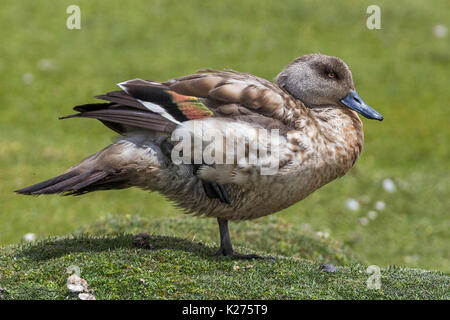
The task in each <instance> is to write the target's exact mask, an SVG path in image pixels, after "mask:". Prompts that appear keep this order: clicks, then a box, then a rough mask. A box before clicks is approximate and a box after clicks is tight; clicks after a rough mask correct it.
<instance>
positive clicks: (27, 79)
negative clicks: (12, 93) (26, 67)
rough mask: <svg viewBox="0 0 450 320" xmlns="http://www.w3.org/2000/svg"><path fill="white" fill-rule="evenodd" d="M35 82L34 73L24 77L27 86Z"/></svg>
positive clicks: (26, 74)
mask: <svg viewBox="0 0 450 320" xmlns="http://www.w3.org/2000/svg"><path fill="white" fill-rule="evenodd" d="M33 80H34V77H33V74H32V73H29V72H27V73H25V74H24V75H23V76H22V81H23V83H25V84H31V83H32V82H33Z"/></svg>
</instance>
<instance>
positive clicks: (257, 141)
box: [17, 54, 382, 257]
mask: <svg viewBox="0 0 450 320" xmlns="http://www.w3.org/2000/svg"><path fill="white" fill-rule="evenodd" d="M119 87H120V88H121V89H122V91H115V92H110V93H107V94H105V95H100V96H97V97H98V98H100V99H103V100H106V101H108V103H102V104H87V105H83V106H78V107H75V110H76V111H78V112H79V113H77V114H75V115H72V116H68V117H86V118H95V119H98V120H100V121H102V122H103V123H104V124H105V125H107V126H108V127H109V128H111V129H113V130H114V131H116V132H118V133H120V134H121V138H119V140H118V141H117V142H115V143H114V144H112V145H111V146H109V147H107V148H105V149H103V150H102V151H100V152H99V153H97V154H95V155H92V156H90V157H88V158H87V159H85V160H83V161H82V162H80V163H79V164H77V165H75V166H73V167H72V168H70V169H69V170H68V171H67V172H66V173H65V174H63V175H61V176H58V177H56V178H53V179H50V180H47V181H44V182H42V183H40V184H37V185H34V186H31V187H28V188H24V189H21V190H18V191H17V192H19V193H23V194H48V193H62V194H83V193H86V192H91V191H95V190H105V189H120V188H127V187H132V186H136V187H139V188H142V189H145V190H150V191H158V192H160V193H162V194H163V195H165V196H166V197H167V198H169V199H170V200H172V201H173V202H174V203H175V204H176V205H177V206H179V207H180V208H182V209H183V210H185V211H186V212H188V213H194V214H195V215H206V216H209V217H217V218H218V221H219V226H220V231H221V249H220V250H219V252H220V253H221V254H225V255H228V254H233V250H232V247H231V242H230V240H229V234H228V228H227V221H228V220H245V219H254V218H258V217H261V216H265V215H268V214H272V213H274V212H277V211H279V210H281V209H283V208H286V207H288V206H290V205H292V204H294V203H296V202H298V201H300V200H302V199H304V198H305V197H306V196H308V195H309V194H311V193H312V192H313V191H315V190H316V189H318V188H320V187H321V186H323V185H325V184H327V183H328V182H330V181H332V180H334V179H336V178H338V177H341V176H343V175H344V174H345V173H346V172H347V171H348V170H350V168H351V167H352V166H353V165H354V163H355V161H356V160H357V159H358V157H359V155H360V153H361V150H362V148H363V140H364V138H363V129H362V123H361V120H360V119H359V117H358V115H357V114H356V112H355V111H353V110H356V111H358V112H359V113H361V114H362V115H364V116H366V117H368V118H371V119H378V120H381V119H382V117H381V115H380V114H378V113H377V112H376V111H375V110H373V109H371V108H370V107H369V106H367V105H366V104H365V103H364V102H363V101H362V100H361V99H360V98H359V96H358V95H357V93H356V91H355V89H354V85H353V80H352V75H351V72H350V69H349V68H348V66H347V65H346V64H345V63H344V62H343V61H342V60H340V59H338V58H335V57H329V56H325V55H321V54H313V55H307V56H303V57H300V58H298V59H296V60H294V61H293V62H292V63H291V64H290V65H288V66H287V67H286V68H285V69H284V70H283V71H282V72H281V73H280V74H279V75H278V76H277V77H276V79H275V82H274V83H272V82H270V81H267V80H265V79H261V78H259V77H256V76H253V75H250V74H246V73H239V72H236V71H217V70H208V69H206V70H200V71H199V72H197V73H195V74H192V75H188V76H185V77H181V78H176V79H172V80H169V81H166V82H162V83H159V82H152V81H144V80H140V79H135V80H130V81H126V82H123V83H121V84H119ZM197 125H200V126H201V127H202V129H203V130H204V132H212V131H214V130H215V132H219V133H222V134H223V136H225V135H226V134H229V133H230V132H231V133H232V137H231V138H234V139H237V140H239V139H241V140H242V139H243V137H244V136H246V135H247V138H246V139H244V142H243V143H244V144H245V155H246V156H249V155H252V152H254V151H252V150H253V149H252V146H253V145H258V146H264V147H266V146H270V147H271V148H278V149H277V150H279V153H278V154H277V159H276V160H277V161H278V162H276V163H277V167H276V169H277V171H276V173H274V174H271V175H264V174H262V173H263V169H264V166H265V165H267V163H272V160H274V159H275V158H274V157H275V154H276V153H275V152H270V153H269V154H265V155H263V156H260V157H259V158H258V161H257V162H256V163H253V164H249V163H242V162H239V160H242V159H238V158H235V162H234V163H231V164H219V163H217V162H214V163H210V164H206V163H205V160H204V159H203V162H202V163H194V158H192V159H191V160H192V161H191V162H190V163H181V164H177V163H175V161H173V157H172V156H171V154H172V152H173V149H174V147H175V146H176V143H177V142H176V141H175V139H174V137H175V136H176V135H177V134H183V133H190V134H191V136H193V135H195V134H196V131H195V130H196V129H195V127H196V126H197ZM259 129H266V130H270V129H277V130H279V133H280V137H279V140H278V142H276V143H275V142H273V141H270V140H269V139H268V138H267V137H262V136H261V135H258V130H259ZM218 144H219V141H218V140H217V141H216V140H214V144H213V146H215V147H217V146H218ZM175 148H176V147H175ZM214 150H215V155H216V156H218V158H216V159H221V158H223V159H225V158H226V156H227V155H228V153H229V151H230V150H231V149H226V148H224V150H223V152H222V153H220V152H219V151H217V150H218V149H214ZM271 150H275V149H271ZM204 151H205V150H204ZM218 152H219V153H218ZM252 257H253V256H252Z"/></svg>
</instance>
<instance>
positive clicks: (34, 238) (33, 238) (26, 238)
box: [23, 233, 36, 242]
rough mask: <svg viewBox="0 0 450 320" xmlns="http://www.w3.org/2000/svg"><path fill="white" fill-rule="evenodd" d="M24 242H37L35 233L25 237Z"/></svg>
mask: <svg viewBox="0 0 450 320" xmlns="http://www.w3.org/2000/svg"><path fill="white" fill-rule="evenodd" d="M23 240H25V241H26V242H33V241H36V235H35V234H34V233H27V234H26V235H24V236H23Z"/></svg>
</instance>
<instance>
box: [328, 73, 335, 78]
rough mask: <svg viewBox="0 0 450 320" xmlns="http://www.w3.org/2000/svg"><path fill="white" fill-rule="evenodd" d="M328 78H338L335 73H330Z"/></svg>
mask: <svg viewBox="0 0 450 320" xmlns="http://www.w3.org/2000/svg"><path fill="white" fill-rule="evenodd" d="M328 78H331V79H334V78H336V74H335V73H334V72H328Z"/></svg>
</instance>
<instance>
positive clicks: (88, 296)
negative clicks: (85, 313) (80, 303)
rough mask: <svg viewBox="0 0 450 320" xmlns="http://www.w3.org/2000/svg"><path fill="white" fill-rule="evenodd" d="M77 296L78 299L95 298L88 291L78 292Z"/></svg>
mask: <svg viewBox="0 0 450 320" xmlns="http://www.w3.org/2000/svg"><path fill="white" fill-rule="evenodd" d="M78 298H80V300H96V299H95V296H93V295H92V294H90V293H79V294H78Z"/></svg>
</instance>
